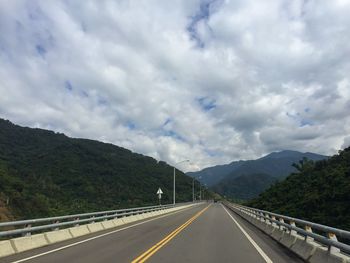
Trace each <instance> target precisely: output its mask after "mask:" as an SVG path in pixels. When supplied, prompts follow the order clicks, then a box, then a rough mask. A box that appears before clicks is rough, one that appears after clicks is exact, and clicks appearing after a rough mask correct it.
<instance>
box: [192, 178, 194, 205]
mask: <svg viewBox="0 0 350 263" xmlns="http://www.w3.org/2000/svg"><path fill="white" fill-rule="evenodd" d="M192 202H194V177H192Z"/></svg>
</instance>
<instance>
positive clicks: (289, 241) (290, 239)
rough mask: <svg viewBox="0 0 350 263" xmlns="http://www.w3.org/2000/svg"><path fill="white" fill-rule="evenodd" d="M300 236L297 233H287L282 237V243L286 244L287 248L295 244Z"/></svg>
mask: <svg viewBox="0 0 350 263" xmlns="http://www.w3.org/2000/svg"><path fill="white" fill-rule="evenodd" d="M297 239H298V237H297V236H296V235H293V234H290V233H285V234H284V235H283V237H282V238H281V240H280V242H281V244H282V245H284V246H285V247H287V248H290V247H292V246H293V245H294V243H295V242H296V241H297Z"/></svg>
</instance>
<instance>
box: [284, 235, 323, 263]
mask: <svg viewBox="0 0 350 263" xmlns="http://www.w3.org/2000/svg"><path fill="white" fill-rule="evenodd" d="M317 247H321V246H320V245H318V244H317V243H315V242H312V241H305V240H302V239H299V238H298V239H297V240H296V241H295V243H294V244H293V245H292V246H291V248H290V249H291V250H292V251H293V252H294V253H295V254H297V255H299V256H300V257H301V258H302V259H304V260H305V261H307V260H308V259H309V258H310V257H311V256H312V255H313V254H314V253H315V251H316V248H317Z"/></svg>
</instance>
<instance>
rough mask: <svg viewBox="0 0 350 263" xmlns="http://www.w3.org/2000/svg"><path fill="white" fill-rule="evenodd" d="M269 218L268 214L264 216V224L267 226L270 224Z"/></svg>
mask: <svg viewBox="0 0 350 263" xmlns="http://www.w3.org/2000/svg"><path fill="white" fill-rule="evenodd" d="M269 218H270V216H269V214H265V223H266V224H268V225H269V224H270V223H271V221H270V220H269Z"/></svg>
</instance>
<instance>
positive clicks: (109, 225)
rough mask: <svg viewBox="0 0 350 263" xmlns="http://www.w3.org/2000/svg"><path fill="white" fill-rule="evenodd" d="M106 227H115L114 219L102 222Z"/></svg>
mask: <svg viewBox="0 0 350 263" xmlns="http://www.w3.org/2000/svg"><path fill="white" fill-rule="evenodd" d="M101 224H102V226H103V228H104V229H110V228H113V227H115V224H114V222H113V220H106V221H102V222H101Z"/></svg>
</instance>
